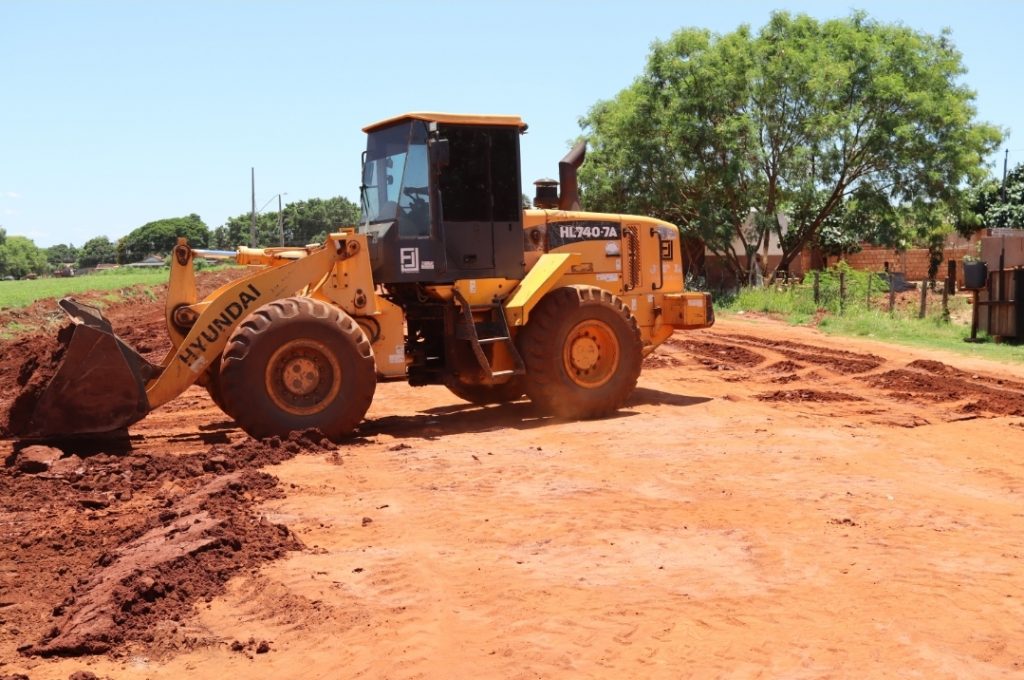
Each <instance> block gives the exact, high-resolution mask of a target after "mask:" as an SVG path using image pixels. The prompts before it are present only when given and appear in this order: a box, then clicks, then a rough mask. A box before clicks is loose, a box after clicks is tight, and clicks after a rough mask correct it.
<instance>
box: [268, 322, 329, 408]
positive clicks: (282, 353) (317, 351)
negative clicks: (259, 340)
mask: <svg viewBox="0 0 1024 680" xmlns="http://www.w3.org/2000/svg"><path fill="white" fill-rule="evenodd" d="M266 385H267V394H268V395H269V396H270V398H271V400H272V401H273V402H274V403H275V404H276V405H277V407H278V408H280V409H281V410H283V411H286V412H288V413H291V414H294V415H299V416H306V415H311V414H314V413H319V412H320V411H322V410H324V409H325V408H327V406H328V405H329V404H330V403H331V402H332V401H334V398H335V397H337V396H338V391H339V390H340V389H341V366H340V365H339V364H338V360H337V358H335V356H334V354H333V353H332V352H330V351H329V350H328V349H327V346H326V345H324V344H323V343H320V342H317V341H316V340H309V339H302V340H292V341H290V342H287V343H285V344H284V345H282V346H281V347H279V348H278V349H277V351H275V352H274V354H273V355H272V356H271V357H270V361H269V362H267V372H266Z"/></svg>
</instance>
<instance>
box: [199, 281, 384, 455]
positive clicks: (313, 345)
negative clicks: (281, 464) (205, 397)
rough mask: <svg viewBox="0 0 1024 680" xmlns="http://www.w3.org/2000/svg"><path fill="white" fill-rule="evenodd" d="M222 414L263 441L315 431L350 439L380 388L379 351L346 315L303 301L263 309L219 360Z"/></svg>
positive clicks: (250, 318)
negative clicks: (375, 355) (376, 361)
mask: <svg viewBox="0 0 1024 680" xmlns="http://www.w3.org/2000/svg"><path fill="white" fill-rule="evenodd" d="M216 382H217V387H218V391H219V392H220V395H219V396H220V398H221V400H222V401H223V403H224V410H225V411H226V412H227V413H228V415H230V416H231V417H233V418H234V419H235V420H236V421H237V422H238V424H239V425H240V426H241V427H242V429H243V430H245V431H246V432H248V433H249V434H250V435H252V436H253V437H255V438H257V439H263V438H265V437H270V436H273V435H277V436H287V434H288V433H289V432H293V431H302V430H308V429H310V428H316V429H318V430H320V431H321V432H323V433H324V435H326V436H327V437H328V438H330V439H334V440H337V439H340V438H341V437H344V436H345V435H348V434H350V433H351V432H352V431H353V430H354V429H355V428H356V426H357V425H359V423H360V421H362V419H363V416H364V415H366V411H367V409H369V408H370V402H371V401H372V400H373V393H374V391H375V389H376V387H377V375H376V370H375V366H374V361H373V350H372V349H371V348H370V343H369V341H368V340H367V339H366V335H365V334H364V333H363V331H362V329H361V328H360V327H359V325H358V324H356V322H355V321H354V320H353V319H352V317H350V316H349V315H348V314H346V313H345V312H343V311H342V310H340V309H338V308H337V307H334V306H333V305H330V304H327V303H324V302H321V301H319V300H311V299H309V298H304V297H292V298H284V299H282V300H277V301H274V302H270V303H268V304H266V305H263V306H262V307H260V308H259V309H257V310H256V311H254V312H253V313H252V314H250V315H249V316H248V317H246V319H245V320H244V321H243V322H242V323H241V324H239V326H238V327H237V328H236V329H235V331H234V332H233V333H232V334H231V337H230V338H229V339H228V343H227V345H226V346H225V348H224V353H223V354H222V356H221V367H220V375H219V377H218V380H217V381H216Z"/></svg>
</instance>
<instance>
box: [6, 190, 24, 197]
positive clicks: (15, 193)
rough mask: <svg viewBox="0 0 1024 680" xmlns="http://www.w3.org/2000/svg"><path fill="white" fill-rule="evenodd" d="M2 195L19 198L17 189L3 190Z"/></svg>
mask: <svg viewBox="0 0 1024 680" xmlns="http://www.w3.org/2000/svg"><path fill="white" fill-rule="evenodd" d="M4 196H6V197H7V198H21V194H19V193H18V192H17V191H5V192H4Z"/></svg>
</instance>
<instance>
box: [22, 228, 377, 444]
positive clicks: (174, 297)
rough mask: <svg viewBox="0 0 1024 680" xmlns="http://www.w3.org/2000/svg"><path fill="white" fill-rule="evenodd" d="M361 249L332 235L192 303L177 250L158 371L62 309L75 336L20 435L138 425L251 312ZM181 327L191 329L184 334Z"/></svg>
mask: <svg viewBox="0 0 1024 680" xmlns="http://www.w3.org/2000/svg"><path fill="white" fill-rule="evenodd" d="M361 243H364V241H363V240H362V238H361V237H358V236H353V235H351V234H346V233H340V234H331V235H330V236H329V237H328V239H327V241H326V242H325V243H324V244H323V245H322V246H319V247H316V248H311V249H307V252H306V253H300V254H297V256H295V257H294V258H293V257H291V256H286V257H284V258H277V259H278V261H281V262H283V263H282V264H280V265H279V266H268V267H266V268H265V269H262V270H261V271H259V272H256V273H254V274H252V275H250V276H246V277H244V278H242V279H240V280H238V281H235V282H233V283H230V284H228V285H226V286H222V287H221V288H220V289H218V290H217V291H215V292H214V293H212V294H211V295H209V296H207V298H206V299H205V300H203V301H201V302H197V303H194V304H188V302H189V301H190V300H187V298H189V297H190V296H191V298H192V300H191V301H194V297H195V292H194V291H195V282H194V274H193V273H192V262H191V258H192V253H191V251H189V249H188V246H187V245H185V244H184V243H179V246H178V247H177V248H176V249H175V262H174V264H173V270H172V284H171V295H170V296H169V297H170V298H171V302H173V304H169V305H168V306H169V312H168V319H169V326H171V325H172V319H176V320H177V321H176V322H174V324H173V326H172V328H171V330H172V336H171V337H172V342H173V343H174V345H173V348H172V350H171V351H170V352H169V353H168V354H167V356H166V357H165V358H164V360H163V362H161V365H160V366H159V367H157V366H153V365H152V364H149V363H148V362H146V361H145V360H144V359H143V358H142V357H141V356H140V355H139V354H138V352H136V351H135V350H133V349H132V348H130V347H129V346H128V345H127V344H125V343H124V342H123V341H122V340H120V338H118V337H117V336H116V335H114V333H113V330H112V329H111V327H110V323H109V322H108V321H106V319H104V318H103V317H102V315H101V314H100V313H99V311H98V310H86V309H83V307H82V306H80V305H77V304H76V303H74V302H73V301H69V302H65V303H63V304H61V308H62V309H63V310H64V311H65V312H66V313H67V314H68V316H69V317H71V321H72V323H73V324H74V332H73V334H72V336H71V338H70V340H69V342H68V349H67V352H66V355H65V360H64V362H63V363H62V364H61V365H60V366H59V367H58V369H57V371H56V373H55V374H54V376H53V378H52V379H51V380H50V382H49V384H48V385H47V387H46V388H45V390H44V392H43V393H42V394H41V395H40V397H39V399H38V400H37V402H36V407H35V410H34V412H33V414H32V415H31V416H30V418H29V421H28V423H27V426H26V428H25V431H24V432H19V433H18V434H19V436H21V437H22V438H25V439H53V438H59V437H66V436H73V435H78V434H88V433H102V432H111V431H114V430H119V429H122V428H125V427H127V426H128V425H131V424H132V423H135V422H137V421H139V420H141V419H142V418H143V417H144V416H145V415H146V414H147V413H149V412H150V411H152V410H153V409H155V408H157V407H159V406H161V405H163V404H165V403H167V402H168V401H170V400H172V399H174V398H175V397H177V396H178V395H180V394H181V393H182V392H184V391H185V390H186V389H188V388H189V387H190V386H191V385H193V384H194V383H195V382H196V381H197V380H198V379H199V378H200V376H202V375H203V374H204V372H205V371H207V370H208V369H209V368H210V366H211V365H213V364H215V363H216V362H217V359H218V358H219V356H220V353H221V352H222V351H223V349H224V346H225V344H226V343H227V341H228V338H229V336H230V335H231V333H232V332H233V331H234V330H235V328H236V327H237V326H238V325H239V324H240V323H242V322H243V321H244V319H245V317H246V316H247V315H248V314H249V313H251V312H252V311H254V310H256V309H258V308H259V307H261V306H262V305H264V304H266V303H268V302H272V301H274V300H279V299H281V298H285V297H289V296H292V295H295V294H296V293H297V292H298V291H302V290H304V289H305V290H310V291H311V290H315V289H317V288H318V287H319V286H321V285H322V284H323V283H324V281H325V280H326V279H327V278H328V277H329V275H330V273H331V271H332V270H333V269H334V267H335V264H336V263H338V262H339V261H341V260H345V259H348V258H351V257H354V256H356V255H357V254H358V253H360V251H361V250H362V249H363V248H362V245H361ZM275 255H276V254H274V253H271V254H268V255H266V256H265V257H264V262H263V263H264V264H269V260H270V259H275ZM363 256H364V257H365V253H363ZM237 259H238V260H241V261H243V262H245V261H250V262H251V261H253V260H257V259H258V258H257V256H256V253H255V252H249V253H244V254H243V253H239V256H238V258H237ZM275 264H276V263H275ZM190 291H191V292H190ZM183 298H184V299H183ZM180 321H186V322H188V325H189V326H190V327H188V328H187V332H183V331H185V330H186V329H185V328H182V324H181V323H180ZM97 367H104V368H103V371H102V372H103V373H104V375H98V373H97ZM112 381H113V382H115V383H116V384H114V385H112V384H111V382H112ZM83 414H87V417H83Z"/></svg>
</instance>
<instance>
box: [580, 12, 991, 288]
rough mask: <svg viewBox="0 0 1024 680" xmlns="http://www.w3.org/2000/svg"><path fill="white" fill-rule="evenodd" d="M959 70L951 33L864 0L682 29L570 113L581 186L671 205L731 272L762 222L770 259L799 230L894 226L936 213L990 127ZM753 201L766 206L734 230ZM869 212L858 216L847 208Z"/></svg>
mask: <svg viewBox="0 0 1024 680" xmlns="http://www.w3.org/2000/svg"><path fill="white" fill-rule="evenodd" d="M964 72H965V70H964V67H963V65H962V63H961V57H960V54H959V52H957V51H956V50H955V48H954V47H953V45H952V42H951V40H950V37H949V35H948V34H947V33H945V32H944V33H943V34H942V35H940V36H938V37H935V36H930V35H927V34H924V33H919V32H915V31H913V30H911V29H909V28H907V27H904V26H901V25H892V24H883V23H879V22H876V21H873V20H871V19H869V18H868V17H867V16H866V15H865V14H863V13H860V12H856V13H854V14H852V15H851V16H849V17H848V18H845V19H834V20H830V21H825V22H819V21H817V20H815V19H813V18H811V17H809V16H806V15H798V16H791V15H790V14H788V13H785V12H777V13H774V14H773V15H772V17H771V19H770V21H769V22H768V24H767V25H766V26H765V27H764V28H762V29H761V31H760V32H759V33H757V34H756V35H755V34H754V33H752V32H751V30H750V29H749V28H748V27H746V26H742V27H740V28H739V29H737V30H736V31H735V32H733V33H730V34H728V35H724V36H717V35H713V34H711V33H710V32H708V31H703V30H697V29H682V30H680V31H677V32H676V33H675V34H673V35H672V37H671V38H669V39H668V40H667V41H665V42H656V43H655V44H654V45H653V47H652V49H651V53H650V56H649V57H648V62H647V66H646V69H645V71H644V73H643V74H642V75H641V76H640V77H639V78H637V80H636V81H634V83H633V84H632V85H631V86H630V87H628V88H626V89H625V90H623V91H622V92H620V93H619V94H618V95H617V96H616V97H615V98H614V99H611V100H608V101H601V102H598V103H597V104H595V105H594V106H593V107H592V108H591V110H590V111H589V113H588V114H587V115H586V116H585V117H583V118H582V119H581V125H582V127H583V131H584V135H585V137H587V138H588V140H589V142H590V145H591V152H590V154H589V155H588V159H587V163H586V164H585V165H584V166H583V168H582V169H581V172H580V181H581V186H582V189H583V196H584V199H585V201H586V203H587V207H588V208H590V209H597V210H605V211H609V212H623V211H629V212H637V213H641V214H652V215H657V216H659V217H662V218H665V219H668V220H671V221H673V222H675V223H677V224H679V225H680V226H681V228H682V229H683V230H684V232H686V233H688V234H692V235H696V236H699V237H701V238H702V239H703V240H704V241H705V242H706V243H707V245H708V247H709V248H710V249H711V250H712V251H713V252H715V253H717V254H719V255H722V256H724V257H725V258H726V262H727V263H728V265H729V266H730V268H732V269H733V271H735V272H737V273H742V272H743V271H744V269H745V267H746V260H745V259H742V258H744V256H749V255H752V254H753V253H755V252H757V250H758V249H764V250H765V251H766V250H767V247H768V239H769V235H770V234H775V235H776V236H777V237H778V238H779V241H780V242H781V244H782V246H783V258H782V262H781V264H780V268H786V267H788V266H789V263H790V262H791V261H792V260H793V258H794V257H796V256H797V254H798V253H799V252H800V251H801V250H802V249H803V248H804V247H805V246H807V245H808V244H812V243H821V242H826V243H827V242H829V241H831V242H833V243H835V244H842V243H846V244H847V245H848V244H849V242H851V241H852V242H856V241H857V240H859V239H860V238H862V237H864V236H867V237H870V236H872V231H871V228H875V229H877V233H876V234H875V235H876V236H881V237H884V238H886V239H889V240H891V241H898V240H900V239H901V238H905V237H906V235H907V234H908V233H909V232H911V231H913V230H915V229H916V230H919V229H920V226H921V225H922V224H931V223H933V222H934V221H935V220H936V219H940V218H941V217H942V216H946V218H947V219H948V218H949V215H951V214H952V207H951V206H952V205H954V204H955V203H956V201H957V200H958V199H959V198H960V195H961V193H962V191H963V190H964V187H965V186H966V184H967V183H968V182H970V181H974V180H976V178H977V177H979V176H980V175H982V174H983V173H984V162H983V159H984V158H985V156H986V155H987V154H989V153H990V152H991V151H992V150H993V149H994V148H995V147H996V145H997V144H998V143H999V141H1000V139H1001V131H1000V130H999V129H998V128H996V127H994V126H992V125H988V124H984V123H979V122H975V121H974V115H975V110H974V106H973V100H974V93H973V92H972V91H971V90H969V89H968V88H966V87H964V86H963V85H962V84H960V82H959V81H960V78H961V77H962V76H963V74H964ZM752 208H755V209H757V211H758V214H759V215H761V216H762V217H761V219H759V220H758V221H757V222H756V223H755V225H754V227H755V228H754V229H747V230H744V229H743V226H744V223H745V221H746V222H748V223H749V219H748V216H749V215H750V212H751V209H752ZM844 211H845V212H844ZM866 213H869V214H870V215H871V219H870V221H869V224H867V225H866V224H865V223H864V222H861V221H857V220H855V219H851V217H856V216H860V217H863V216H864V215H865V214H866ZM782 214H785V215H788V216H789V228H788V231H786V232H783V226H782V221H780V219H779V216H780V215H782ZM844 214H845V217H844ZM830 218H832V219H831V221H830ZM867 227H871V228H867ZM836 229H838V230H839V231H838V232H836V231H835V230H836ZM830 230H832V231H833V232H834V233H831V234H830V233H829V232H830ZM744 232H746V233H744ZM862 232H863V233H862ZM842 247H847V246H842Z"/></svg>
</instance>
